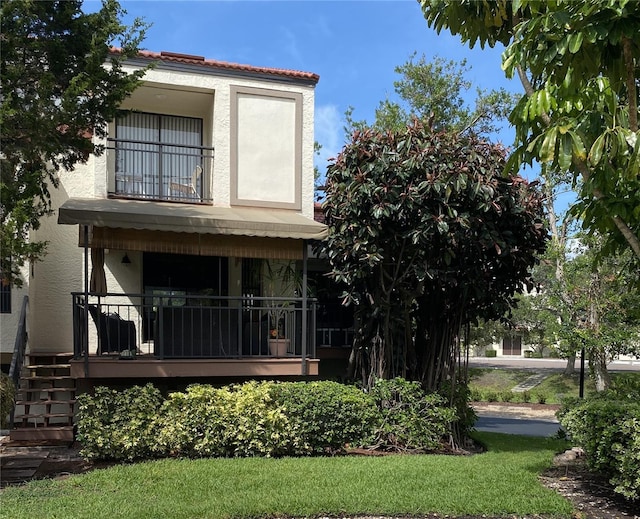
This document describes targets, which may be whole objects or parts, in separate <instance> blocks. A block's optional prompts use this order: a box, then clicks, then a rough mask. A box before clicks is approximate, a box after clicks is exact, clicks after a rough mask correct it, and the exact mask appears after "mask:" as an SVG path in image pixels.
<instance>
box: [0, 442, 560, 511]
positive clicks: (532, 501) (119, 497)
mask: <svg viewBox="0 0 640 519" xmlns="http://www.w3.org/2000/svg"><path fill="white" fill-rule="evenodd" d="M476 437H477V438H478V439H479V440H480V441H481V442H483V443H484V444H485V445H487V446H488V447H489V450H488V452H486V453H484V454H479V455H474V456H439V455H438V456H434V455H421V456H410V455H393V456H383V457H356V456H346V457H332V458H283V459H266V458H248V459H201V460H161V461H153V462H146V463H137V464H131V465H120V466H117V467H112V468H109V469H103V470H96V471H93V472H90V473H87V474H83V475H80V476H73V477H70V478H68V479H66V480H57V481H34V482H31V483H29V484H27V485H25V486H23V487H14V488H7V489H5V490H3V491H2V493H1V494H0V501H1V506H0V517H2V518H12V519H20V518H29V519H32V518H33V517H38V518H57V517H60V518H65V519H71V518H86V517H91V518H92V519H99V518H103V517H104V518H109V519H112V518H119V517H127V518H130V517H131V518H141V519H143V518H172V519H181V518H194V519H195V518H198V519H203V518H253V517H265V516H270V517H273V516H283V515H287V516H298V517H299V516H310V515H319V514H322V515H336V516H337V515H347V516H348V515H356V514H358V515H364V514H376V515H420V514H425V513H429V512H434V513H439V514H443V515H445V514H449V515H454V516H455V515H466V514H486V515H488V516H501V515H504V516H506V515H508V516H509V517H513V516H514V515H516V516H525V515H531V514H545V516H548V517H569V516H570V514H571V512H572V507H571V505H570V503H569V502H568V501H566V500H565V499H564V498H562V497H560V496H559V495H558V494H556V493H555V492H553V491H551V490H549V489H546V488H544V487H543V486H542V485H541V484H540V483H539V481H538V479H537V476H538V474H539V473H540V472H542V471H543V470H544V469H545V468H546V467H548V466H549V465H550V463H551V460H552V458H553V455H554V453H555V452H558V451H560V450H562V449H564V448H565V447H566V444H565V443H563V442H561V441H559V440H552V439H544V438H531V437H519V436H507V435H501V434H493V433H477V436H476Z"/></svg>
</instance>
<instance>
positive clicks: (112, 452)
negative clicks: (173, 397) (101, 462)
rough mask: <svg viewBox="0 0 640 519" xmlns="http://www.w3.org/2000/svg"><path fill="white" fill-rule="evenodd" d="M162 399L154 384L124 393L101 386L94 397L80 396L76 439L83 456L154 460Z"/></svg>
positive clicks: (126, 390)
mask: <svg viewBox="0 0 640 519" xmlns="http://www.w3.org/2000/svg"><path fill="white" fill-rule="evenodd" d="M162 400H163V399H162V395H161V394H160V391H158V390H157V389H156V388H155V387H154V386H153V385H152V384H147V385H145V386H143V387H141V386H133V387H131V388H129V389H125V390H122V391H119V390H115V389H109V388H107V387H102V386H100V387H96V389H95V395H94V396H92V395H90V394H88V393H85V394H82V395H80V396H79V397H78V406H79V409H78V434H77V439H78V441H79V442H80V443H81V444H82V447H83V448H82V455H83V456H85V457H86V458H88V459H94V458H96V459H115V460H126V461H132V460H135V459H142V458H149V457H153V456H154V455H155V453H156V449H157V447H156V441H157V436H158V430H157V427H156V417H157V416H158V414H159V413H160V409H161V406H162Z"/></svg>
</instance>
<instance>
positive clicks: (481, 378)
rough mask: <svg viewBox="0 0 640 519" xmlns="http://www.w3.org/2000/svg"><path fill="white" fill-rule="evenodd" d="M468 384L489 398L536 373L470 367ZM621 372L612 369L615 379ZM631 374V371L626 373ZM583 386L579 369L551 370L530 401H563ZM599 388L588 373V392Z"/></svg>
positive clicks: (485, 397) (515, 396)
mask: <svg viewBox="0 0 640 519" xmlns="http://www.w3.org/2000/svg"><path fill="white" fill-rule="evenodd" d="M469 372H470V382H469V387H470V388H471V390H472V391H474V390H475V392H476V394H479V395H480V396H481V397H482V398H481V399H482V400H486V399H487V396H488V395H492V398H493V397H495V399H500V397H501V395H502V394H503V393H504V392H505V391H511V389H512V388H513V387H515V386H517V385H518V384H519V383H520V382H522V381H523V380H526V379H527V378H528V377H530V376H531V375H533V374H535V371H532V370H511V369H494V368H471V369H470V370H469ZM618 375H619V373H611V378H612V379H615V378H616V377H617V376H618ZM627 375H629V373H627ZM631 375H632V376H637V377H640V373H631ZM579 390H580V374H579V372H576V373H575V374H573V375H570V376H567V375H563V374H562V373H549V376H548V377H547V378H545V379H544V380H543V381H542V382H541V383H540V384H538V385H537V386H535V387H534V388H533V389H531V391H530V392H529V393H530V398H531V402H533V403H536V402H538V401H539V400H540V399H543V400H544V402H545V403H547V404H560V403H562V399H563V398H567V397H577V396H578V393H579ZM595 391H596V388H595V384H594V382H593V380H592V379H591V378H590V377H589V376H588V374H587V376H586V377H585V395H586V396H588V395H589V394H591V393H595ZM522 397H523V395H522V394H515V395H514V396H513V401H514V402H517V401H522Z"/></svg>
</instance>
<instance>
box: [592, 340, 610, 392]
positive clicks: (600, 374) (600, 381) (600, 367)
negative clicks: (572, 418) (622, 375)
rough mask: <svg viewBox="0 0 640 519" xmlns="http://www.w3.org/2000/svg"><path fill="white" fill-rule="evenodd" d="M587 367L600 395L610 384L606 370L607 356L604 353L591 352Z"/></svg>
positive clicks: (598, 351)
mask: <svg viewBox="0 0 640 519" xmlns="http://www.w3.org/2000/svg"><path fill="white" fill-rule="evenodd" d="M589 366H590V367H591V372H592V373H593V378H594V379H595V383H596V391H597V392H598V393H600V392H601V391H605V390H606V389H608V388H609V385H610V384H611V375H609V370H607V356H606V354H605V352H603V351H601V350H596V351H593V352H592V353H591V357H590V358H589Z"/></svg>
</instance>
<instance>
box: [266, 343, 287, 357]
mask: <svg viewBox="0 0 640 519" xmlns="http://www.w3.org/2000/svg"><path fill="white" fill-rule="evenodd" d="M289 342H290V341H289V339H269V353H271V355H272V356H273V357H286V356H287V350H288V349H289Z"/></svg>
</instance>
